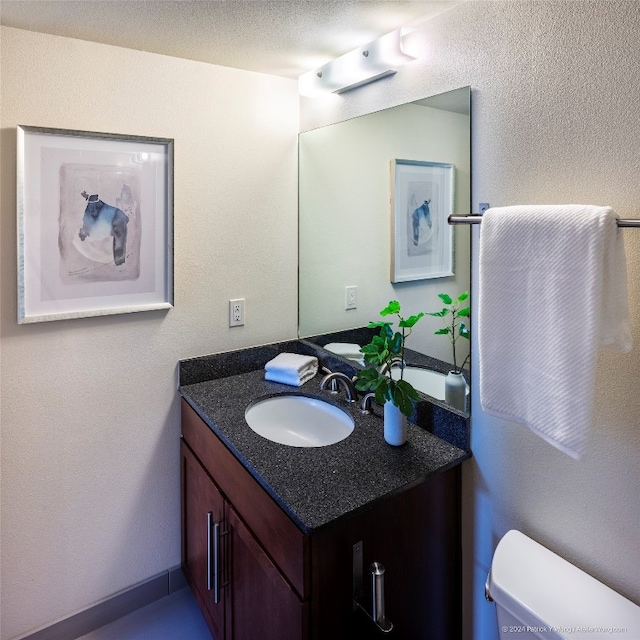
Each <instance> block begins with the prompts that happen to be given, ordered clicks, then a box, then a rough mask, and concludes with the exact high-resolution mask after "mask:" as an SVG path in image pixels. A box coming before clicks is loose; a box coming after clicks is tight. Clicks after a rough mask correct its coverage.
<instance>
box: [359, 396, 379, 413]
mask: <svg viewBox="0 0 640 640" xmlns="http://www.w3.org/2000/svg"><path fill="white" fill-rule="evenodd" d="M375 399H376V394H375V393H373V392H371V393H367V394H366V395H365V396H363V398H362V406H361V407H360V411H362V413H371V411H372V407H371V405H372V404H373V403H374V402H375Z"/></svg>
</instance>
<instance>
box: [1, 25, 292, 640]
mask: <svg viewBox="0 0 640 640" xmlns="http://www.w3.org/2000/svg"><path fill="white" fill-rule="evenodd" d="M1 35H2V43H1V47H2V48H1V54H2V58H1V63H2V85H1V92H2V112H1V125H2V134H1V156H0V157H1V160H2V172H1V175H2V178H1V181H2V184H1V186H2V197H1V200H0V210H1V225H0V229H1V234H2V236H1V237H2V244H1V252H0V253H1V261H0V268H1V282H2V295H1V300H0V302H1V305H2V311H1V323H2V324H1V337H2V343H1V346H2V416H1V417H2V433H1V435H2V465H1V466H2V532H1V538H2V569H1V574H2V611H1V613H0V619H1V621H2V622H1V625H0V626H1V628H2V630H1V637H2V639H3V640H5V639H8V638H14V637H16V636H17V635H18V634H22V633H24V632H27V631H29V630H31V629H33V628H36V627H39V626H41V625H45V624H50V623H52V622H53V621H55V620H56V619H58V618H61V617H66V616H68V615H70V614H72V613H75V612H76V611H78V610H81V609H83V608H85V607H87V606H88V605H91V604H93V603H95V602H96V601H98V600H101V599H103V598H105V597H108V596H110V595H112V594H113V593H115V592H117V591H119V590H121V589H123V588H126V587H129V586H131V585H132V584H135V583H137V582H139V581H141V580H144V579H146V578H148V577H150V576H153V575H155V574H157V573H159V572H161V571H164V570H166V569H168V568H170V567H174V566H176V565H178V564H179V563H180V526H179V522H180V509H179V455H178V441H179V432H180V429H179V413H178V404H177V401H176V391H175V389H176V382H177V380H176V362H177V360H178V359H180V358H184V357H189V356H195V355H200V354H204V353H212V352H216V351H223V350H229V349H234V348H239V347H242V346H249V345H254V344H260V343H266V342H273V341H278V340H281V339H290V338H294V337H295V336H296V311H297V292H296V283H297V278H296V268H297V260H296V256H297V200H296V194H297V185H296V170H297V131H298V98H297V91H296V84H295V82H293V81H291V80H284V79H281V78H275V77H271V76H265V75H260V74H253V73H247V72H242V71H237V70H232V69H226V68H222V67H214V66H210V65H206V64H201V63H195V62H188V61H184V60H178V59H173V58H168V57H163V56H158V55H152V54H147V53H142V52H138V51H129V50H126V49H118V48H114V47H109V46H103V45H97V44H90V43H87V42H81V41H77V40H71V39H66V38H56V37H51V36H46V35H40V34H35V33H29V32H25V31H20V30H15V29H9V28H2V31H1ZM17 124H25V125H36V126H48V127H58V128H67V129H83V130H88V131H107V132H115V133H129V134H139V135H149V136H161V137H168V138H174V139H175V307H174V308H173V309H171V310H170V311H168V312H147V313H138V314H131V315H127V316H108V317H102V318H92V319H79V320H71V321H58V322H49V323H44V324H36V325H26V326H25V325H23V326H18V325H17V324H16V250H15V233H16V223H15V196H16V192H15V152H16V144H15V136H16V132H15V127H16V125H17ZM235 297H245V298H246V326H245V327H242V328H234V329H229V328H228V327H227V324H228V300H229V298H235Z"/></svg>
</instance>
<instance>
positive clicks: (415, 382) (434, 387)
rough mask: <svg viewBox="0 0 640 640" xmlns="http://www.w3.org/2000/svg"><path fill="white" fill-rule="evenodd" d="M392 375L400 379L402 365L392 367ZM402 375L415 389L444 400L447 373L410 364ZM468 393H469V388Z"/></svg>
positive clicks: (395, 378)
mask: <svg viewBox="0 0 640 640" xmlns="http://www.w3.org/2000/svg"><path fill="white" fill-rule="evenodd" d="M391 377H392V378H393V379H394V380H399V379H400V367H392V368H391ZM402 377H403V379H404V380H406V381H407V382H408V383H409V384H410V385H411V386H412V387H414V389H417V390H418V391H422V393H426V394H428V395H430V396H431V397H432V398H435V399H436V400H444V379H445V378H446V377H447V376H446V374H444V373H440V372H439V371H431V369H423V368H422V367H412V366H411V365H408V366H406V367H405V368H404V375H403V376H402ZM467 393H469V390H468V389H467Z"/></svg>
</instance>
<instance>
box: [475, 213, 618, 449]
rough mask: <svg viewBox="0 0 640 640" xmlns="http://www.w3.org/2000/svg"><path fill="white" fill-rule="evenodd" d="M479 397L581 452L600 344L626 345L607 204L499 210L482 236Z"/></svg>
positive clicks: (491, 408)
mask: <svg viewBox="0 0 640 640" xmlns="http://www.w3.org/2000/svg"><path fill="white" fill-rule="evenodd" d="M478 300H479V303H478V348H479V360H480V402H481V404H482V408H483V410H484V411H486V412H487V413H489V414H491V415H495V416H497V417H500V418H503V419H505V420H509V421H511V422H516V423H519V424H523V425H526V426H528V427H529V428H531V429H532V430H533V431H534V432H536V433H537V434H538V435H540V436H541V437H543V438H544V439H545V440H547V441H548V442H550V443H551V444H553V445H554V446H555V447H557V448H558V449H560V450H561V451H564V452H565V453H567V454H568V455H570V456H572V457H574V458H579V457H580V456H581V455H582V454H583V453H584V450H585V445H586V439H587V435H588V430H589V427H590V423H591V410H592V404H593V390H594V384H595V375H596V365H597V359H598V349H599V348H607V349H611V350H616V351H622V352H626V351H629V350H630V349H631V333H630V330H629V311H628V303H627V274H626V263H625V257H624V246H623V240H622V231H621V230H618V227H617V214H616V213H615V212H614V211H613V210H612V209H611V208H610V207H595V206H587V205H552V206H536V205H530V206H521V207H498V208H492V209H489V210H488V211H487V212H486V213H485V214H484V216H483V220H482V230H481V233H480V257H479V292H478Z"/></svg>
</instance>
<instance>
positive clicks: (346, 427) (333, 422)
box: [244, 394, 354, 447]
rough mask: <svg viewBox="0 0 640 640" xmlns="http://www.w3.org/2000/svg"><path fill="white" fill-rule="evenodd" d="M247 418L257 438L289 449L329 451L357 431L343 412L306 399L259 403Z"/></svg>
mask: <svg viewBox="0 0 640 640" xmlns="http://www.w3.org/2000/svg"><path fill="white" fill-rule="evenodd" d="M244 417H245V420H246V421H247V424H248V425H249V427H250V428H251V429H252V430H253V431H255V432H256V433H257V434H258V435H260V436H262V437H263V438H266V439H267V440H271V441H272V442H277V443H279V444H286V445H288V446H290V447H326V446H327V445H330V444H335V443H336V442H340V441H341V440H344V439H345V438H347V437H348V436H350V435H351V433H352V432H353V428H354V422H353V419H352V418H351V416H349V415H347V414H346V413H345V412H344V411H342V409H339V408H338V407H334V406H333V405H332V404H329V403H328V402H324V401H323V400H319V399H318V398H311V397H309V396H303V395H287V394H281V395H277V396H269V397H267V398H262V399H259V400H256V401H255V402H253V403H251V404H250V405H249V406H248V407H247V409H246V411H245V414H244Z"/></svg>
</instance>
